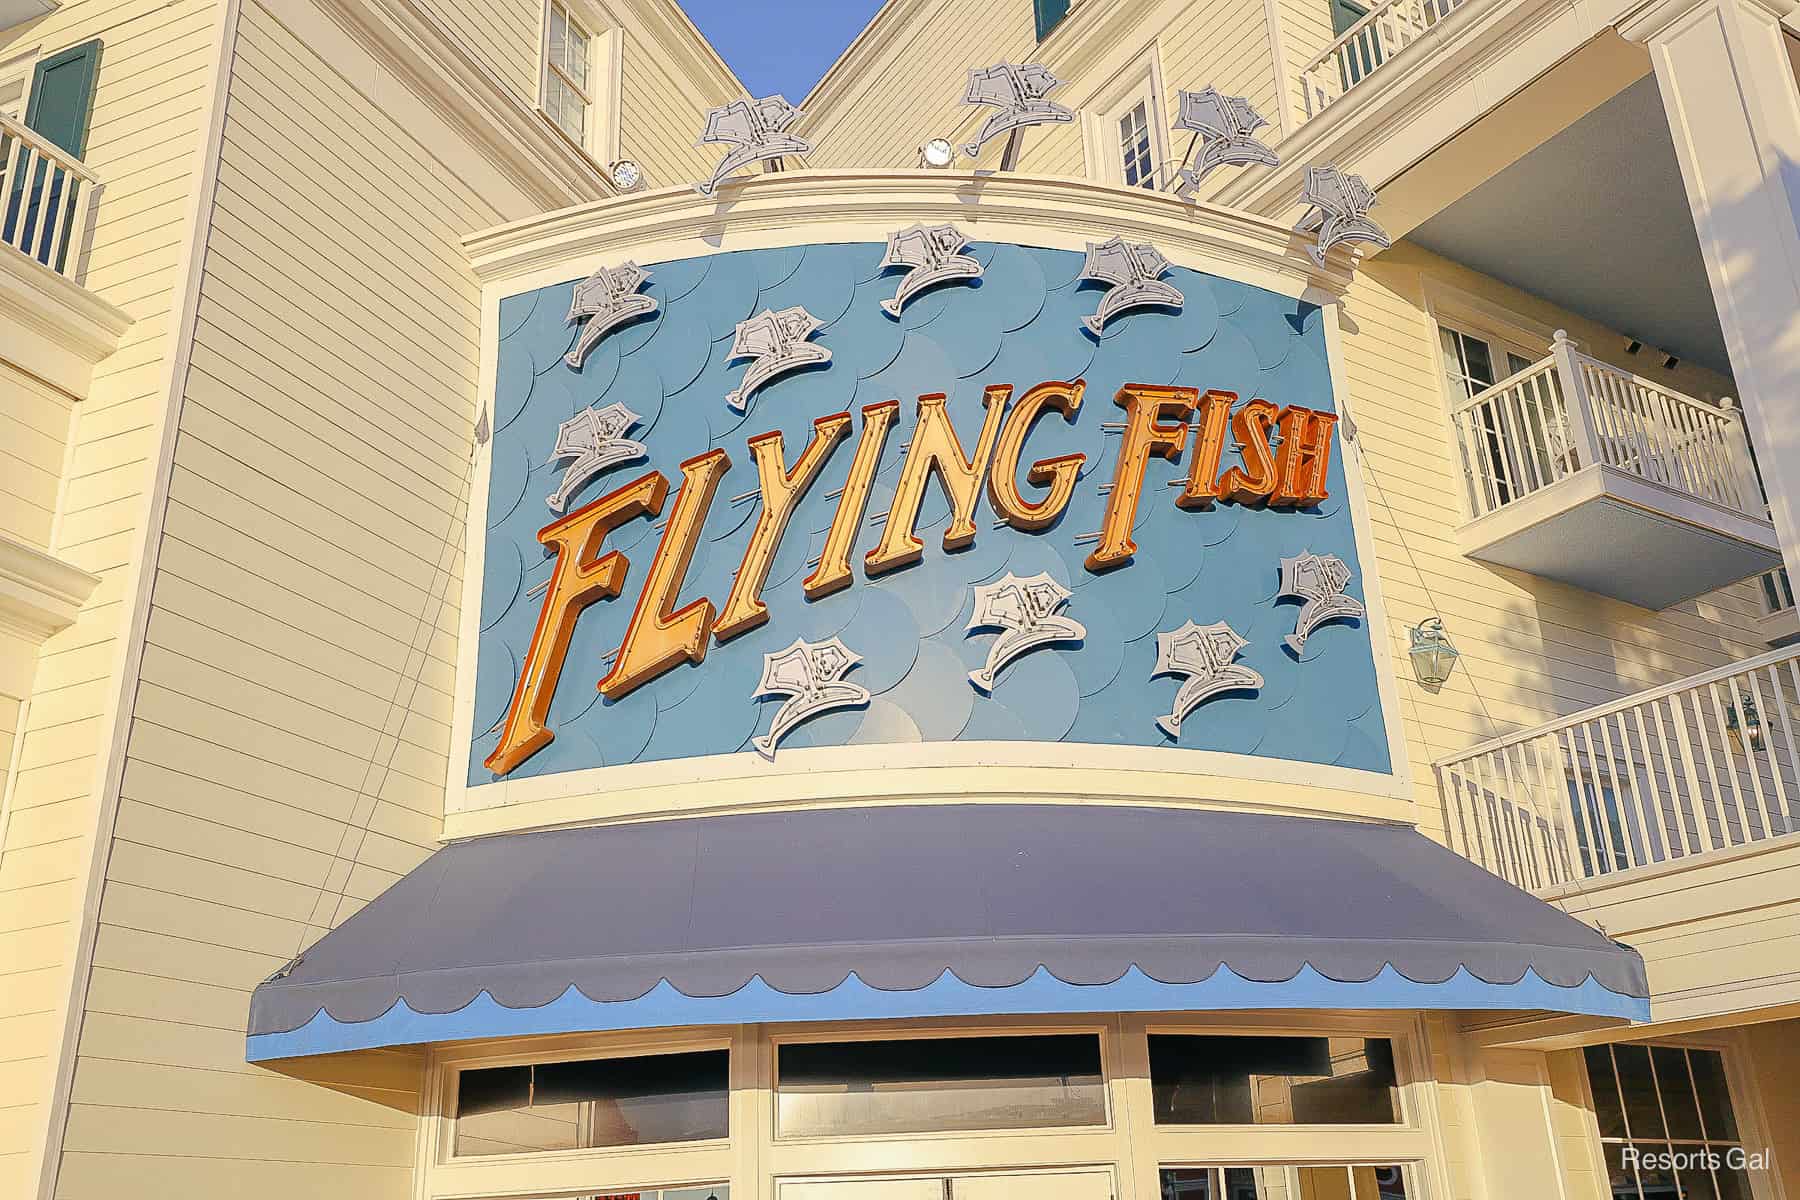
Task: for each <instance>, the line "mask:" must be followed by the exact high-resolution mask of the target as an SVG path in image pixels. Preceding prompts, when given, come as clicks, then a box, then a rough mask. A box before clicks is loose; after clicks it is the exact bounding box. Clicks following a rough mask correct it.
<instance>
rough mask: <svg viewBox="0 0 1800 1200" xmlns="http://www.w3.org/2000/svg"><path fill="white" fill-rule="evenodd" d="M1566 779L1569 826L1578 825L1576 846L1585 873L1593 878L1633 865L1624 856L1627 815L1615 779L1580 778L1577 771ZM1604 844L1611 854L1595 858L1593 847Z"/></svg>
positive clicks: (1586, 776) (1576, 826)
mask: <svg viewBox="0 0 1800 1200" xmlns="http://www.w3.org/2000/svg"><path fill="white" fill-rule="evenodd" d="M1567 778H1568V783H1569V810H1570V813H1571V814H1572V816H1573V818H1574V819H1573V820H1572V821H1571V822H1570V824H1572V825H1574V826H1575V846H1576V849H1578V850H1579V851H1580V852H1581V870H1582V874H1584V875H1587V876H1594V875H1604V874H1606V873H1607V872H1609V871H1623V870H1624V869H1625V868H1626V867H1628V866H1630V865H1631V860H1630V859H1629V858H1628V857H1627V856H1626V854H1625V814H1624V813H1623V812H1622V811H1621V810H1620V808H1619V796H1618V793H1617V792H1615V791H1613V788H1612V780H1611V779H1610V778H1601V779H1595V778H1593V777H1591V776H1588V775H1580V776H1577V775H1576V774H1575V773H1574V772H1570V773H1569V775H1568V777H1567ZM1602 810H1604V813H1603V812H1602ZM1590 842H1591V843H1592V845H1590ZM1601 845H1605V846H1607V848H1608V851H1609V852H1607V853H1601V854H1598V855H1596V854H1595V853H1594V847H1596V846H1601Z"/></svg>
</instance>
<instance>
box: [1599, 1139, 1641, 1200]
mask: <svg viewBox="0 0 1800 1200" xmlns="http://www.w3.org/2000/svg"><path fill="white" fill-rule="evenodd" d="M1601 1149H1602V1150H1604V1151H1605V1152H1606V1177H1607V1179H1608V1181H1609V1182H1610V1184H1611V1188H1612V1197H1613V1200H1638V1188H1637V1172H1635V1171H1633V1170H1632V1169H1631V1168H1630V1167H1628V1166H1626V1165H1625V1147H1624V1146H1622V1145H1620V1144H1619V1143H1618V1142H1609V1143H1607V1144H1606V1145H1604V1146H1602V1147H1601Z"/></svg>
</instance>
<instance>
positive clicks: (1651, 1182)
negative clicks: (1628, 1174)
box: [1637, 1143, 1676, 1200]
mask: <svg viewBox="0 0 1800 1200" xmlns="http://www.w3.org/2000/svg"><path fill="white" fill-rule="evenodd" d="M1637 1152H1638V1164H1637V1177H1638V1190H1639V1191H1640V1192H1641V1193H1642V1194H1643V1197H1644V1200H1675V1195H1676V1193H1675V1172H1674V1171H1672V1170H1670V1169H1669V1167H1668V1166H1667V1165H1665V1164H1667V1163H1668V1162H1670V1158H1669V1148H1668V1147H1667V1146H1658V1145H1656V1144H1655V1143H1651V1144H1649V1145H1645V1144H1643V1143H1638V1144H1637Z"/></svg>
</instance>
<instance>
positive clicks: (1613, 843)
mask: <svg viewBox="0 0 1800 1200" xmlns="http://www.w3.org/2000/svg"><path fill="white" fill-rule="evenodd" d="M1576 730H1577V732H1579V733H1580V735H1581V742H1582V745H1583V746H1585V747H1586V753H1587V775H1588V782H1589V783H1590V784H1592V785H1593V789H1594V800H1595V807H1596V808H1597V809H1598V817H1597V820H1598V821H1599V823H1600V826H1601V828H1602V829H1603V830H1604V831H1605V834H1606V845H1605V846H1604V847H1603V848H1602V850H1601V853H1603V854H1604V855H1605V856H1606V862H1607V868H1608V869H1609V870H1618V869H1619V864H1618V862H1617V861H1616V860H1615V858H1614V856H1615V855H1618V854H1623V855H1624V856H1625V864H1624V865H1625V866H1626V867H1635V866H1636V865H1637V863H1636V862H1635V861H1634V860H1633V857H1632V853H1631V839H1630V838H1628V837H1626V836H1624V833H1623V830H1622V829H1620V828H1619V827H1618V825H1617V824H1615V822H1619V823H1622V822H1623V818H1624V814H1623V813H1621V812H1618V807H1619V789H1618V788H1617V787H1615V786H1613V779H1612V772H1611V770H1610V769H1609V770H1608V771H1606V772H1605V773H1604V774H1603V773H1602V772H1601V770H1600V760H1599V756H1598V755H1596V754H1595V753H1594V730H1593V727H1592V725H1591V723H1589V722H1586V721H1584V722H1582V723H1581V724H1580V725H1578V726H1576ZM1608 766H1609V767H1610V766H1611V764H1610V763H1609V764H1608ZM1602 780H1604V782H1602ZM1608 797H1611V802H1610V803H1609V802H1608Z"/></svg>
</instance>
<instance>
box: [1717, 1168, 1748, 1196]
mask: <svg viewBox="0 0 1800 1200" xmlns="http://www.w3.org/2000/svg"><path fill="white" fill-rule="evenodd" d="M1713 1183H1715V1184H1716V1185H1717V1186H1718V1189H1719V1200H1750V1177H1749V1176H1748V1175H1745V1174H1744V1173H1743V1172H1742V1171H1741V1170H1735V1169H1733V1168H1731V1167H1723V1166H1722V1167H1720V1168H1719V1169H1718V1170H1717V1171H1714V1172H1713Z"/></svg>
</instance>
